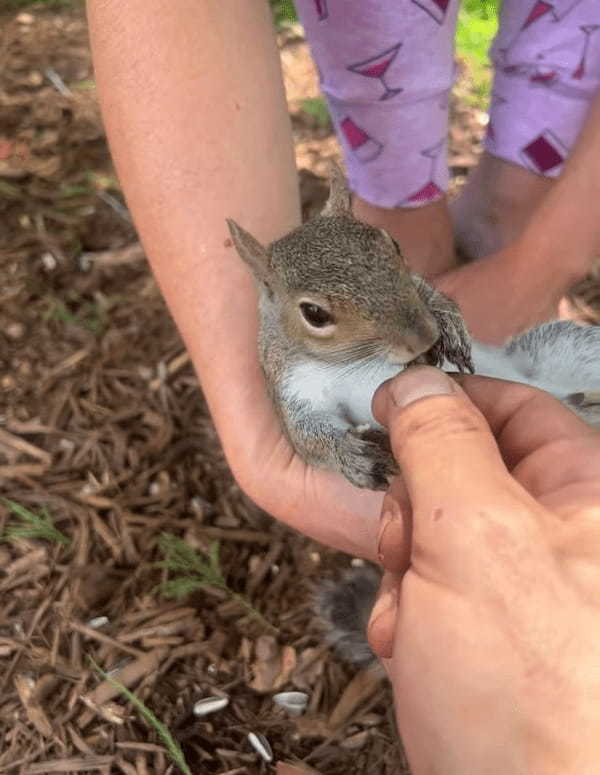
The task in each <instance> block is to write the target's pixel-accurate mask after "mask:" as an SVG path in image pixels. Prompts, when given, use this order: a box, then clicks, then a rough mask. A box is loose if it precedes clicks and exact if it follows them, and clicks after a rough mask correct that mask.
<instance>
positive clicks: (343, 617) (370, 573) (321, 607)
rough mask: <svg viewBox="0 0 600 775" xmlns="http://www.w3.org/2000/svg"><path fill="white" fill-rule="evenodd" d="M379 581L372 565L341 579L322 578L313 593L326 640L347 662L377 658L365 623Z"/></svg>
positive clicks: (345, 575)
mask: <svg viewBox="0 0 600 775" xmlns="http://www.w3.org/2000/svg"><path fill="white" fill-rule="evenodd" d="M379 582H380V575H379V574H378V573H377V572H376V571H375V570H374V569H373V568H369V567H364V568H353V569H352V570H350V571H347V572H346V573H345V574H344V575H343V576H342V578H341V579H337V580H335V581H324V582H323V583H322V584H321V585H320V587H319V589H318V591H317V593H316V595H315V611H316V613H317V614H318V616H319V618H320V620H321V623H322V625H323V629H324V631H325V637H326V640H327V642H328V643H329V644H330V645H331V646H332V647H333V648H334V649H335V650H336V651H337V652H338V654H339V655H340V656H341V657H342V659H344V660H345V661H346V662H350V663H352V664H355V665H363V666H366V665H368V664H370V663H372V662H375V661H376V659H377V658H376V657H375V655H374V654H373V652H372V651H371V648H370V646H369V643H368V641H367V624H368V622H369V615H370V613H371V609H372V608H373V604H374V603H375V595H376V594H377V589H378V587H379Z"/></svg>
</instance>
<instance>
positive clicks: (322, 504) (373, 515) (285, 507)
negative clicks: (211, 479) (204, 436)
mask: <svg viewBox="0 0 600 775" xmlns="http://www.w3.org/2000/svg"><path fill="white" fill-rule="evenodd" d="M236 387H237V388H238V393H240V395H239V397H238V398H237V401H239V402H240V403H241V404H242V406H244V407H251V410H249V409H248V410H247V411H246V418H245V423H244V426H243V428H240V426H239V423H237V425H236V424H235V422H234V419H233V418H235V417H236V415H237V414H238V412H237V411H235V412H229V413H228V414H227V415H221V416H219V417H218V418H217V419H218V426H217V427H218V429H219V433H220V436H221V439H222V440H223V441H224V446H225V451H226V454H227V458H228V461H229V465H230V467H231V469H232V471H233V474H234V476H235V477H236V479H237V481H238V483H239V484H240V486H241V488H242V489H243V490H244V491H245V492H246V493H247V495H248V496H249V497H250V498H251V499H252V500H253V501H254V502H255V503H257V504H258V505H259V506H260V507H261V508H263V509H264V510H265V511H267V512H268V513H269V514H271V515H272V516H274V517H276V518H277V519H279V520H281V521H282V522H285V523H286V524H287V525H289V526H290V527H293V528H294V529H295V530H298V531H299V532H301V533H304V534H305V535H308V536H310V537H311V538H313V539H315V540H316V541H319V542H320V543H322V544H326V545H327V546H331V547H333V548H335V549H338V550H340V551H344V552H347V553H349V554H353V555H355V556H360V557H365V558H367V559H370V560H372V561H376V559H377V553H376V549H377V540H376V539H377V530H378V525H379V514H380V511H381V504H382V501H383V493H382V492H381V491H380V492H373V491H370V490H367V489H358V488H356V487H353V486H352V485H351V484H350V482H349V481H348V480H347V479H346V478H345V477H344V476H342V475H341V474H339V473H334V472H332V471H326V470H324V469H318V468H313V467H312V466H310V465H308V464H307V463H305V461H304V460H303V459H302V458H301V457H300V456H299V455H298V454H297V453H296V451H295V450H294V449H293V448H292V446H291V445H290V443H289V441H288V439H287V437H286V436H285V434H284V432H283V430H282V426H281V421H280V420H279V417H278V416H277V414H276V412H275V410H274V408H273V403H272V401H271V399H270V398H269V396H268V394H267V390H266V386H265V383H264V378H263V376H262V372H261V371H260V367H259V365H258V363H256V364H255V365H254V366H253V367H251V368H248V371H247V373H246V375H245V380H244V383H243V385H237V386H236ZM234 396H235V394H234V393H233V387H230V388H229V398H230V400H231V399H232V397H234ZM216 414H217V413H216V412H214V413H213V416H215V415H216ZM230 418H232V419H230ZM234 425H235V427H234Z"/></svg>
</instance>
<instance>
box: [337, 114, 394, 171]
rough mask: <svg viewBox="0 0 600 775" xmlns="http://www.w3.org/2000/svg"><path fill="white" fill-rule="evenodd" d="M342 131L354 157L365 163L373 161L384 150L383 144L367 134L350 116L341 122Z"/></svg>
mask: <svg viewBox="0 0 600 775" xmlns="http://www.w3.org/2000/svg"><path fill="white" fill-rule="evenodd" d="M340 129H341V130H342V133H343V135H344V137H345V138H346V141H347V143H348V145H349V146H350V150H351V151H352V153H353V154H354V156H356V158H357V159H358V160H359V161H361V162H363V163H366V162H369V161H373V160H374V159H376V158H377V157H378V156H379V154H380V153H381V151H382V150H383V143H380V142H379V140H375V139H374V138H373V137H371V135H369V134H367V133H366V132H365V130H364V129H362V128H361V127H359V126H358V124H357V123H356V122H355V121H353V120H352V119H351V118H350V117H349V116H346V118H343V119H342V120H341V121H340Z"/></svg>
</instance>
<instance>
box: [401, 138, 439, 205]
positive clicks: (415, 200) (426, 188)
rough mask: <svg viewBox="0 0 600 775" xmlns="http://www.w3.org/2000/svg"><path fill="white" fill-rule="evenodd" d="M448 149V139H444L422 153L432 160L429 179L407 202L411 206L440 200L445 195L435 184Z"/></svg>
mask: <svg viewBox="0 0 600 775" xmlns="http://www.w3.org/2000/svg"><path fill="white" fill-rule="evenodd" d="M445 148H446V138H443V139H442V140H440V141H439V142H437V143H436V144H435V145H432V146H431V147H430V148H425V149H424V150H422V151H421V156H424V157H425V158H426V159H430V164H431V166H430V168H429V178H428V180H427V182H426V183H425V184H424V185H423V186H421V187H420V188H418V189H417V190H416V191H415V192H414V193H412V194H411V195H410V196H409V197H408V198H407V199H406V200H405V202H407V203H408V202H410V203H411V204H420V203H421V202H430V201H431V200H432V199H438V198H439V197H440V196H442V195H443V193H444V192H443V190H442V189H441V188H440V187H439V186H438V184H437V183H436V182H435V178H436V169H437V166H438V164H439V161H440V159H441V158H442V156H443V155H444V149H445Z"/></svg>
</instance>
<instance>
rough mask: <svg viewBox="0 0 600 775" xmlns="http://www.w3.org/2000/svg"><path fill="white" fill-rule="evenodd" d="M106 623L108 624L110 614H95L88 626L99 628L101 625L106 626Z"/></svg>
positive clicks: (94, 628) (93, 628)
mask: <svg viewBox="0 0 600 775" xmlns="http://www.w3.org/2000/svg"><path fill="white" fill-rule="evenodd" d="M105 624H108V616H95V617H94V618H93V619H90V620H89V622H88V623H87V626H88V627H91V628H92V630H98V629H100V627H104V625H105Z"/></svg>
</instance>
